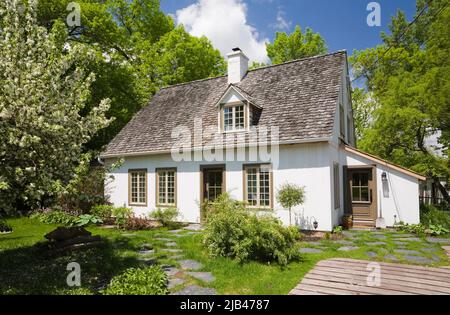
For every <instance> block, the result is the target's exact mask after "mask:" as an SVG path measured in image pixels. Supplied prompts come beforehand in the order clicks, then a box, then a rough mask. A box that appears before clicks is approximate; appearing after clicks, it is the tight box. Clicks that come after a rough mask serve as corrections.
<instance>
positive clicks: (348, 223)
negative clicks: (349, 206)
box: [342, 214, 353, 230]
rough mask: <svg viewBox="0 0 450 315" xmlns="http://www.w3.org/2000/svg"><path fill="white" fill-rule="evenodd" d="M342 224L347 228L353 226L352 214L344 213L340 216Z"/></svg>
mask: <svg viewBox="0 0 450 315" xmlns="http://www.w3.org/2000/svg"><path fill="white" fill-rule="evenodd" d="M342 226H343V227H344V229H347V230H348V229H350V228H352V227H353V216H352V215H351V214H345V215H344V216H343V217H342Z"/></svg>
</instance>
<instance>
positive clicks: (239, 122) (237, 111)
mask: <svg viewBox="0 0 450 315" xmlns="http://www.w3.org/2000/svg"><path fill="white" fill-rule="evenodd" d="M223 130H224V131H225V132H230V131H241V130H245V107H244V105H243V104H242V105H234V106H224V108H223Z"/></svg>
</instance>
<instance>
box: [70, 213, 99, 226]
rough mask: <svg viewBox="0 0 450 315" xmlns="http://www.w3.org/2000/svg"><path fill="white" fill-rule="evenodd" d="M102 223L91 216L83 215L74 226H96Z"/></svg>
mask: <svg viewBox="0 0 450 315" xmlns="http://www.w3.org/2000/svg"><path fill="white" fill-rule="evenodd" d="M102 223H103V221H102V219H100V218H99V217H97V216H95V215H92V214H83V215H80V216H79V217H78V218H77V219H76V221H75V226H80V227H81V226H88V225H97V224H102Z"/></svg>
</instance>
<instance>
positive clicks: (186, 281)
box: [130, 225, 216, 295]
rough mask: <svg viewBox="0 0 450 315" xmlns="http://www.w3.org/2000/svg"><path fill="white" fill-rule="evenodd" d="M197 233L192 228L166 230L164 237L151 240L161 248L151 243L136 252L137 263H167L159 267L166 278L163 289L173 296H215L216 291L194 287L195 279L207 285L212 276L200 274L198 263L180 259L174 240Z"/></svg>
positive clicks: (210, 274)
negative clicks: (165, 286)
mask: <svg viewBox="0 0 450 315" xmlns="http://www.w3.org/2000/svg"><path fill="white" fill-rule="evenodd" d="M199 230H200V228H199V227H198V226H195V225H192V226H189V227H187V228H183V229H178V230H172V231H167V233H165V234H161V233H160V234H158V235H157V237H156V238H154V240H155V241H157V243H156V244H159V243H164V244H163V245H156V246H154V244H150V243H145V244H142V245H141V249H140V250H138V251H137V254H138V255H139V258H138V260H139V261H140V262H142V263H143V264H145V265H148V266H150V265H156V264H158V263H159V264H161V263H160V262H159V261H160V260H161V261H169V262H171V263H166V264H162V265H161V268H162V269H163V270H164V272H165V273H166V275H167V277H168V284H167V286H168V289H169V291H171V294H173V295H214V294H216V290H215V289H213V288H208V287H202V286H200V285H196V284H194V283H195V280H200V283H211V282H213V281H215V277H214V275H213V274H212V273H210V272H205V271H201V269H202V268H203V265H202V264H201V263H200V262H198V261H195V260H191V259H184V255H183V250H182V249H180V248H179V247H178V244H177V242H176V241H175V240H176V239H179V238H181V237H184V236H188V235H192V234H198V231H199ZM130 236H131V235H130ZM133 236H134V235H133ZM159 246H163V247H159ZM172 262H173V263H172ZM174 290H175V291H176V292H175V291H174Z"/></svg>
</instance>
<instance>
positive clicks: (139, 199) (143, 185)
mask: <svg viewBox="0 0 450 315" xmlns="http://www.w3.org/2000/svg"><path fill="white" fill-rule="evenodd" d="M128 176H129V204H130V205H134V206H145V205H147V170H130V171H129V175H128Z"/></svg>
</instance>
